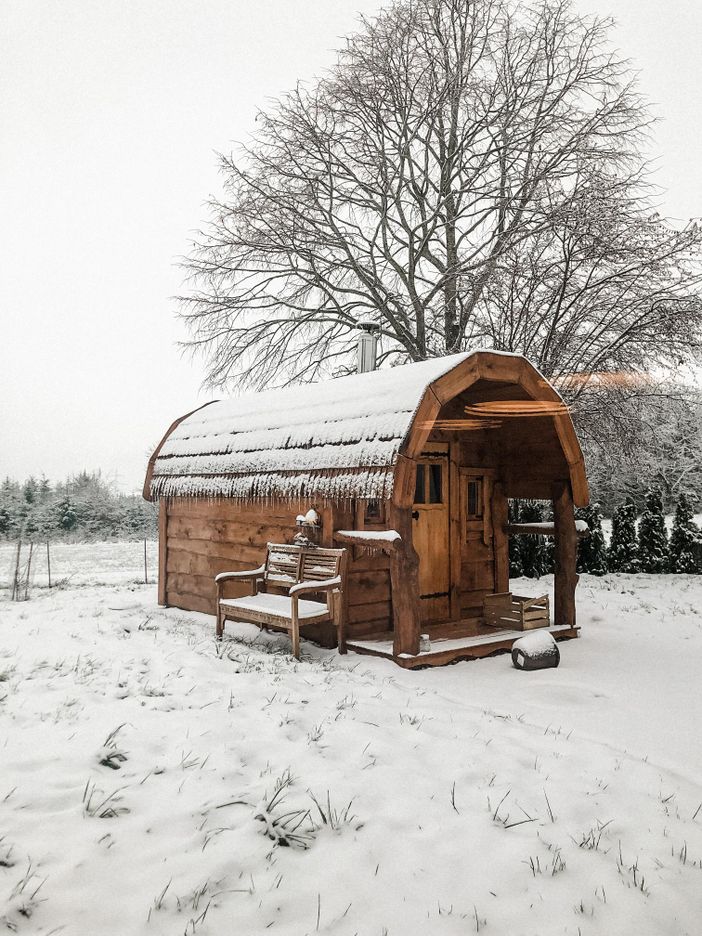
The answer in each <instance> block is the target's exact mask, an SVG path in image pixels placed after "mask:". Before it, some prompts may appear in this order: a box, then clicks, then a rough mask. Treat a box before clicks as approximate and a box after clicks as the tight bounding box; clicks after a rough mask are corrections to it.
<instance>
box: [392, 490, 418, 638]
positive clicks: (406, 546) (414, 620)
mask: <svg viewBox="0 0 702 936" xmlns="http://www.w3.org/2000/svg"><path fill="white" fill-rule="evenodd" d="M390 516H391V523H392V528H393V529H394V530H397V532H398V533H399V534H400V536H401V537H402V542H401V546H400V548H399V549H396V550H393V552H392V553H391V554H390V582H391V586H392V617H393V627H394V635H393V655H394V656H398V655H399V654H400V653H410V654H412V655H413V656H416V654H418V653H419V629H420V624H421V621H420V616H419V557H418V556H417V553H416V551H415V548H414V546H413V544H412V508H411V507H397V506H395V505H393V507H392V509H391V513H390Z"/></svg>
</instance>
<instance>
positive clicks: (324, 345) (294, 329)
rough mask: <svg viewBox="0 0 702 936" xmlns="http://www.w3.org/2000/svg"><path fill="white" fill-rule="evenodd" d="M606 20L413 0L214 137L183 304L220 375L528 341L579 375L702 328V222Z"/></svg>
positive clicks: (214, 374) (561, 4) (565, 372)
mask: <svg viewBox="0 0 702 936" xmlns="http://www.w3.org/2000/svg"><path fill="white" fill-rule="evenodd" d="M608 28H609V23H608V22H607V21H602V20H599V19H595V18H583V17H580V16H578V15H576V14H575V13H574V12H573V10H572V9H571V6H570V4H569V3H568V2H567V0H545V2H544V0H541V2H537V3H536V4H534V5H533V6H522V5H518V4H516V2H512V0H400V2H397V3H395V4H394V5H393V6H391V7H390V8H389V9H388V10H386V11H384V12H382V13H381V14H380V15H379V16H378V17H377V18H376V19H373V20H363V21H362V28H361V30H360V31H359V32H358V34H356V35H354V36H352V37H350V38H349V39H348V40H347V42H346V46H345V48H344V49H343V50H342V51H341V52H340V53H339V56H338V62H337V64H336V66H335V68H334V69H333V70H332V71H331V72H330V74H328V75H327V76H326V77H324V78H323V79H321V80H318V81H317V82H315V83H314V84H313V85H311V86H310V87H302V86H299V87H298V88H296V89H295V91H293V92H291V93H290V94H288V95H287V96H285V97H284V98H282V99H281V100H279V101H278V102H276V103H275V104H274V105H273V106H272V107H271V108H270V109H269V110H267V111H266V112H263V113H260V114H259V115H258V120H257V123H258V129H257V131H256V133H255V136H254V138H253V140H252V142H251V143H250V144H249V145H248V146H246V147H242V149H241V151H240V152H239V153H238V154H237V155H236V156H227V157H221V166H222V170H223V173H224V188H225V195H224V198H223V199H222V200H220V201H214V202H212V204H211V219H210V222H209V224H208V225H207V227H206V228H205V229H204V230H203V231H202V233H201V235H200V236H199V238H198V239H197V242H196V243H195V244H194V245H193V250H192V253H191V255H190V257H189V259H188V261H187V262H186V266H187V268H188V271H189V274H190V277H191V280H190V281H191V285H192V292H191V293H190V295H188V296H187V297H185V298H184V300H183V302H184V306H183V315H184V316H185V318H186V319H187V321H188V323H189V325H190V326H191V329H192V336H193V337H192V341H191V342H190V345H191V346H192V347H193V348H196V349H200V350H201V351H202V352H203V353H204V354H205V356H206V358H207V360H208V368H209V379H210V382H211V383H212V384H213V385H226V384H227V383H228V382H229V381H230V380H231V379H232V378H239V379H243V380H244V381H246V382H249V383H254V384H260V383H261V382H263V381H268V380H270V379H271V378H273V380H274V381H275V382H278V383H280V382H285V381H295V380H300V379H302V380H312V379H315V378H316V377H318V376H319V375H320V373H329V372H330V371H331V372H333V371H335V370H336V371H339V370H343V369H344V367H347V366H348V362H349V352H350V349H351V348H352V345H353V339H354V331H355V328H356V325H357V322H358V321H359V320H363V319H369V318H370V319H373V320H374V321H376V322H377V323H378V324H379V325H380V326H381V331H382V335H383V336H384V340H383V348H384V355H385V356H386V357H390V358H391V359H392V360H393V361H394V360H397V361H401V360H422V359H424V358H427V357H432V356H436V355H441V354H448V353H452V352H454V351H459V350H462V349H465V348H469V347H476V346H488V347H496V348H500V349H507V350H514V351H519V352H523V353H526V354H527V355H529V357H530V358H532V359H533V360H534V361H535V362H536V363H537V364H538V365H539V366H540V367H542V368H543V369H544V371H545V372H546V373H547V374H548V375H549V376H550V377H554V378H558V379H559V380H560V381H561V382H562V385H563V386H564V388H565V390H566V392H567V394H568V395H569V396H570V397H572V398H578V397H582V396H583V394H584V391H585V388H586V386H587V380H584V379H583V375H589V374H592V373H602V372H605V373H606V372H612V371H619V370H630V369H637V368H639V369H646V368H649V367H651V366H652V365H654V364H669V363H670V362H671V361H672V360H678V359H687V358H689V356H690V355H691V354H693V353H695V351H696V350H697V349H698V348H699V337H700V314H699V313H700V298H699V294H698V285H699V281H700V270H699V268H698V266H696V264H697V261H698V257H699V253H698V252H699V247H700V232H699V230H698V228H697V227H696V226H695V225H690V226H688V227H686V228H685V229H684V230H676V229H674V228H672V227H670V226H669V225H667V224H666V223H664V222H663V221H662V220H661V219H660V218H658V217H657V216H656V215H655V214H654V212H653V209H652V208H651V204H650V201H649V196H650V191H649V189H648V187H647V185H646V178H647V174H646V165H645V163H644V161H643V158H642V157H641V156H640V150H641V147H642V143H643V141H644V138H645V133H646V129H647V127H648V125H649V118H648V115H647V113H646V110H645V108H644V106H643V104H642V102H641V100H640V98H639V96H638V94H637V92H636V89H635V87H634V84H633V81H632V80H631V78H630V75H629V70H628V65H627V63H626V62H625V61H622V60H621V59H620V58H618V57H617V56H616V55H615V54H614V53H612V52H611V51H610V50H609V47H608V43H607V32H608Z"/></svg>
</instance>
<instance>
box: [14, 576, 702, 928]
mask: <svg viewBox="0 0 702 936" xmlns="http://www.w3.org/2000/svg"><path fill="white" fill-rule="evenodd" d="M545 584H547V583H546V581H545V580H542V581H541V582H524V581H521V582H519V583H517V584H516V588H515V590H518V591H519V592H520V593H524V591H525V590H526V589H531V590H532V592H533V593H537V592H539V591H542V590H543V588H544V585H545ZM701 608H702V577H700V576H697V577H694V576H689V577H687V576H660V577H655V576H608V577H605V578H604V579H600V580H597V579H594V578H590V577H587V576H583V577H582V579H581V585H580V588H579V613H580V623H581V624H582V627H583V636H582V638H581V639H580V640H575V641H570V642H567V643H561V644H560V650H561V655H562V662H561V665H560V667H559V668H558V669H549V670H542V671H538V672H520V671H517V670H515V669H513V668H512V666H511V662H510V657H509V655H501V656H496V657H493V658H489V659H484V660H479V661H475V662H464V663H459V664H457V665H454V666H450V667H444V668H440V669H435V670H420V671H416V672H410V671H404V670H401V669H399V668H398V667H396V666H394V665H393V664H392V663H390V662H387V661H384V660H379V659H372V658H370V657H359V656H354V655H352V654H349V655H348V656H346V657H340V656H338V655H337V654H336V653H335V652H330V651H325V650H320V649H318V648H316V647H314V646H312V645H310V644H309V643H305V642H303V659H302V662H300V663H298V662H296V661H295V660H294V659H293V658H292V657H291V655H290V652H289V650H290V644H289V640H288V638H287V637H286V636H273V635H268V634H262V635H259V633H258V631H257V630H256V629H255V628H253V627H251V626H248V625H240V626H234V625H228V628H227V635H226V639H225V641H224V642H223V644H222V645H221V646H219V647H217V646H216V645H215V642H214V640H213V630H214V621H213V619H212V618H211V617H208V616H206V615H201V614H195V613H189V612H183V611H179V610H177V609H159V608H157V606H156V590H155V588H154V587H153V586H139V585H134V584H132V585H120V586H115V585H105V586H102V587H97V586H84V587H64V588H60V589H53V590H52V591H49V590H48V589H36V588H35V589H34V590H33V591H32V592H31V599H30V600H29V601H28V602H20V603H10V602H9V600H8V599H7V597H6V593H5V596H3V597H2V598H0V933H2V932H5V931H8V932H16V933H19V934H35V933H36V934H45V936H48V934H54V933H61V934H65V936H133V934H134V936H136V934H139V936H141V934H144V936H161V934H164V936H166V934H167V936H180V934H188V936H215V934H217V936H220V934H235V936H236V934H241V936H256V934H264V933H266V934H267V933H272V934H276V933H277V934H286V936H305V934H317V933H321V934H334V936H354V934H358V936H383V934H386V936H413V934H431V936H453V934H462V936H463V934H470V933H476V932H479V933H484V934H485V936H491V934H494V936H551V934H554V936H555V934H567V936H568V934H570V936H589V934H602V936H605V934H607V936H613V934H615V936H629V934H631V936H634V934H635V936H663V934H670V936H683V934H689V936H697V934H699V933H700V932H701V931H702V744H701V743H700V741H701V738H700V731H701V728H700V726H702V694H701V693H700V691H699V685H700V683H699V673H700V664H701V663H702V615H701V612H700V609H701ZM276 791H278V796H277V798H276V796H275V794H276ZM313 796H314V797H315V798H316V800H317V802H318V803H319V807H320V808H318V807H317V806H316V805H315V802H314V800H313V799H312V797H313ZM349 804H351V805H350V806H349ZM322 814H324V818H322Z"/></svg>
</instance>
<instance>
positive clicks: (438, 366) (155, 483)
mask: <svg viewBox="0 0 702 936" xmlns="http://www.w3.org/2000/svg"><path fill="white" fill-rule="evenodd" d="M472 353H475V352H466V353H462V354H455V355H451V356H450V357H444V358H435V359H432V360H430V361H421V362H419V363H416V364H406V365H404V366H401V367H394V368H389V369H387V370H379V371H372V372H371V373H367V374H353V375H351V376H348V377H340V378H338V379H336V380H329V381H325V382H322V383H315V384H303V385H300V386H292V387H286V388H285V389H282V390H267V391H263V392H261V393H253V394H248V395H246V396H240V397H236V398H234V399H229V400H221V401H218V402H215V403H211V404H209V405H207V406H205V407H203V408H201V409H199V410H196V411H195V412H194V413H191V414H190V415H189V416H187V417H185V419H183V420H182V421H180V422H178V423H176V424H175V425H174V427H172V428H171V430H170V431H169V433H167V435H166V437H165V439H164V441H163V442H162V444H161V446H160V448H159V449H157V451H156V453H155V457H154V458H152V461H151V463H150V471H149V475H148V476H147V491H146V492H145V493H148V495H149V496H150V497H152V498H157V497H172V496H181V497H216V496H226V497H241V498H277V497H281V498H290V497H295V498H297V497H300V498H307V497H310V496H317V497H322V498H330V499H336V498H353V497H361V498H381V499H384V498H387V497H390V495H391V493H392V484H393V472H394V466H395V464H396V462H397V456H398V452H399V450H400V447H401V445H402V442H403V440H404V438H405V436H406V435H407V433H408V431H409V429H410V427H411V425H412V420H413V417H414V414H415V412H416V410H417V407H418V406H419V403H420V401H421V399H422V396H423V395H424V392H425V390H426V388H427V387H428V386H429V385H430V384H431V383H433V382H434V381H435V380H437V379H438V378H439V377H441V376H443V375H444V374H446V373H448V372H449V371H450V370H452V369H453V368H454V367H456V366H457V365H459V364H461V363H462V362H463V361H465V360H466V359H467V358H468V357H470V356H471V354H472ZM493 353H494V352H493Z"/></svg>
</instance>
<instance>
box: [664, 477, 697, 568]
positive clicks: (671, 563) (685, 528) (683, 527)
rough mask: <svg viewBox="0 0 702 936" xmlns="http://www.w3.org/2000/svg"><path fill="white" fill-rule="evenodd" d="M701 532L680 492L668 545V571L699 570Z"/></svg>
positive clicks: (685, 499)
mask: <svg viewBox="0 0 702 936" xmlns="http://www.w3.org/2000/svg"><path fill="white" fill-rule="evenodd" d="M700 544H702V534H700V531H699V530H698V529H697V526H696V525H695V523H694V521H693V519H692V509H691V508H690V504H689V502H688V500H687V498H686V497H685V495H684V494H681V495H680V497H679V499H678V503H677V506H676V508H675V518H674V520H673V529H672V532H671V534H670V543H669V545H668V571H669V572H699V571H702V569H701V568H700V561H699V546H700Z"/></svg>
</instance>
